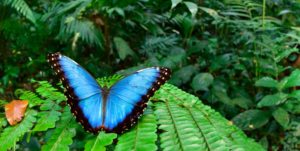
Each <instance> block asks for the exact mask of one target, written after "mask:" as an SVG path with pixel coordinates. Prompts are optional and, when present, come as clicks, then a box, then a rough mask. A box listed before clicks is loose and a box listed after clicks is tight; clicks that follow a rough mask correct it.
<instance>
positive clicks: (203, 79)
mask: <svg viewBox="0 0 300 151" xmlns="http://www.w3.org/2000/svg"><path fill="white" fill-rule="evenodd" d="M213 81H214V77H213V76H212V75H211V74H210V73H199V74H197V75H196V76H195V77H194V78H193V81H192V84H191V86H192V87H193V89H194V90H195V91H198V90H203V91H208V87H209V86H210V85H211V84H212V83H213Z"/></svg>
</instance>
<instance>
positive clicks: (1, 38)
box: [0, 0, 300, 151]
mask: <svg viewBox="0 0 300 151" xmlns="http://www.w3.org/2000/svg"><path fill="white" fill-rule="evenodd" d="M298 44H300V1H299V0H261V1H259V0H112V1H106V0H54V1H51V0H2V1H1V2H0V150H9V149H12V150H121V151H124V150H143V151H146V150H147V151H148V150H149V151H150V150H151V151H152V150H153V151H155V150H171V151H175V150H200V151H202V150H203V151H204V150H211V151H214V150H246V151H248V150H249V151H253V150H272V151H273V150H274V151H277V150H278V151H282V150H284V151H292V150H300V90H299V88H300V87H299V86H300V70H299V67H300V57H299V48H300V46H298ZM54 52H60V53H61V54H64V55H66V56H68V57H70V58H72V59H74V60H75V61H76V62H78V63H79V64H80V65H81V66H82V67H83V68H85V69H86V70H87V71H89V72H90V73H91V75H93V77H95V78H97V81H98V83H99V84H102V85H111V84H112V83H115V82H116V81H118V80H119V79H121V78H122V77H123V76H124V75H128V74H130V73H133V72H134V71H136V70H139V69H142V68H146V67H152V66H160V67H167V68H169V69H171V70H172V76H171V79H170V80H169V81H168V82H167V83H166V84H165V85H163V86H162V87H161V88H160V89H159V90H158V91H157V92H156V93H155V95H154V96H153V97H152V98H151V99H150V101H149V102H148V107H147V109H146V111H145V113H144V115H143V116H142V117H141V118H140V119H139V121H138V122H137V124H136V125H135V126H133V127H132V128H131V129H130V130H128V131H126V132H125V133H123V134H116V133H105V132H100V133H99V134H97V135H93V134H91V133H88V132H86V131H85V130H84V129H83V128H82V127H81V125H80V124H79V123H77V122H76V120H75V118H74V117H73V115H72V114H71V111H70V108H69V106H68V105H67V103H66V97H65V95H64V93H63V92H64V88H63V86H62V84H61V82H60V81H59V79H58V78H57V77H56V76H55V74H54V72H53V70H52V69H51V68H50V65H49V63H48V62H47V54H49V53H54ZM13 100H22V101H25V105H20V106H23V112H24V113H23V115H22V117H21V121H19V122H17V123H15V124H13V125H11V123H10V122H8V121H9V117H7V114H6V112H7V108H9V105H10V107H16V106H17V105H15V104H10V103H12V101H13ZM20 110H21V109H20Z"/></svg>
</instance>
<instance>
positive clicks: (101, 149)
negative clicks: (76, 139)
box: [84, 132, 117, 151]
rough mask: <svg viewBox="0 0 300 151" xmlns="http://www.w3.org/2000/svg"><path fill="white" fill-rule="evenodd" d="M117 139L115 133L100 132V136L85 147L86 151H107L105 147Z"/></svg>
mask: <svg viewBox="0 0 300 151" xmlns="http://www.w3.org/2000/svg"><path fill="white" fill-rule="evenodd" d="M116 137H117V134H115V133H104V132H100V133H99V134H98V136H97V137H96V138H94V139H92V140H89V141H88V142H87V143H86V144H85V146H84V150H85V151H105V150H106V148H105V146H107V145H110V144H112V143H113V140H114V139H115V138H116Z"/></svg>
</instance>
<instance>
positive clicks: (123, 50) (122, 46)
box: [114, 37, 136, 60]
mask: <svg viewBox="0 0 300 151" xmlns="http://www.w3.org/2000/svg"><path fill="white" fill-rule="evenodd" d="M114 44H115V46H116V49H117V51H118V54H119V57H120V58H121V59H122V60H124V59H125V58H126V57H127V56H133V57H135V56H136V54H135V53H134V51H133V50H132V49H131V48H130V47H129V45H128V43H127V42H126V41H125V40H124V39H122V38H121V37H114Z"/></svg>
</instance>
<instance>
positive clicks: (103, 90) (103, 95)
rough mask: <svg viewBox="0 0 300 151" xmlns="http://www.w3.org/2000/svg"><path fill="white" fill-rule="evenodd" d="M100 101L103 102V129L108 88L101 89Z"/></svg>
mask: <svg viewBox="0 0 300 151" xmlns="http://www.w3.org/2000/svg"><path fill="white" fill-rule="evenodd" d="M101 90H102V100H103V105H102V126H101V127H103V128H104V121H105V115H106V102H107V101H106V100H107V97H108V94H109V88H108V87H107V86H103V87H102V89H101Z"/></svg>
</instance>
